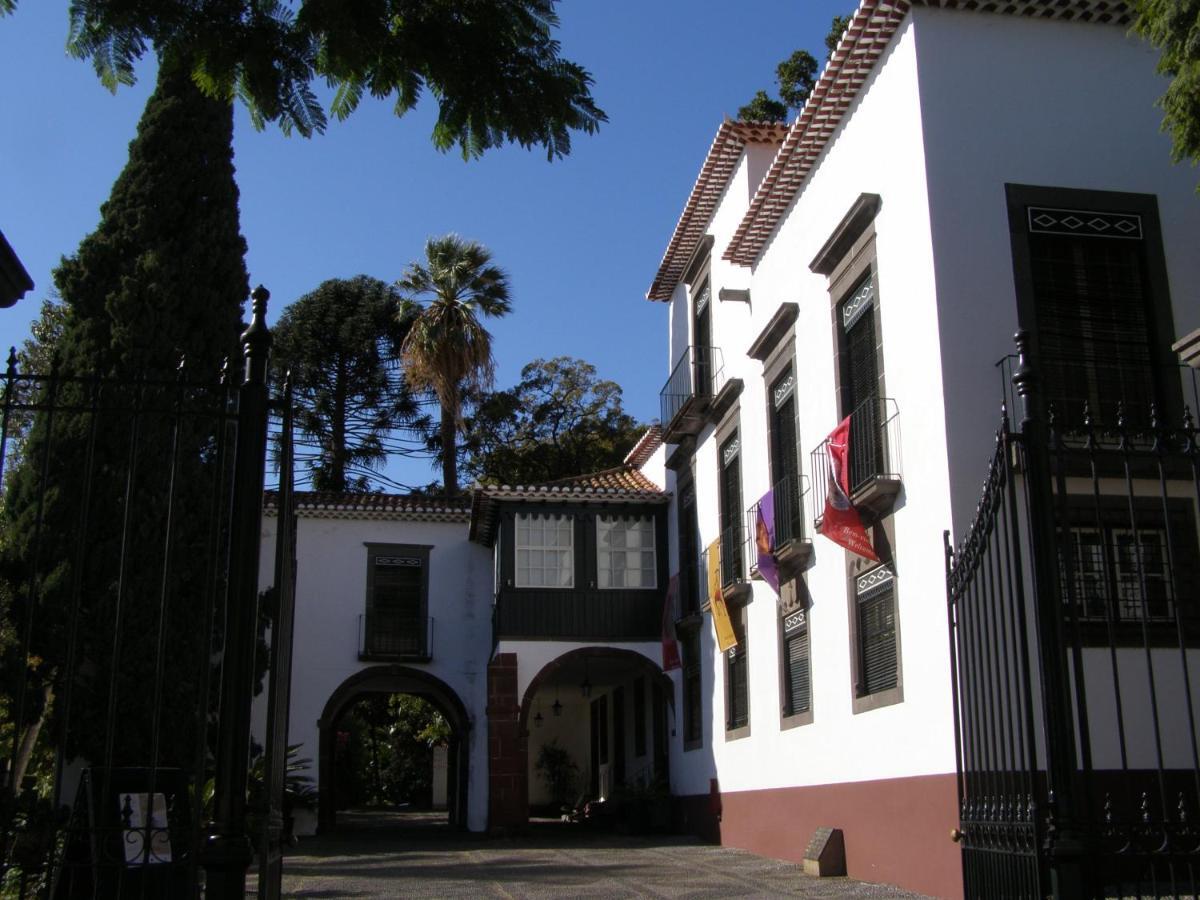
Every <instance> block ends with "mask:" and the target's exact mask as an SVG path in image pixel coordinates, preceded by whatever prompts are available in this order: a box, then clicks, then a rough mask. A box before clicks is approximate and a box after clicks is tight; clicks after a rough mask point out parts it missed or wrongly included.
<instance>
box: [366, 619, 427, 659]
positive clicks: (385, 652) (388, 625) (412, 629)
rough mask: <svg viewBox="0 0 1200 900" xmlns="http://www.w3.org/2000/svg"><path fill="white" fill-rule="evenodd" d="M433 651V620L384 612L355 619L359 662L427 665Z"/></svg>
mask: <svg viewBox="0 0 1200 900" xmlns="http://www.w3.org/2000/svg"><path fill="white" fill-rule="evenodd" d="M432 647H433V618H432V617H428V616H413V615H406V614H404V613H383V612H371V613H367V614H366V615H362V616H359V617H358V658H359V659H360V660H362V661H364V662H367V661H382V660H406V661H410V662H428V661H429V660H430V659H431V658H432V657H431V648H432Z"/></svg>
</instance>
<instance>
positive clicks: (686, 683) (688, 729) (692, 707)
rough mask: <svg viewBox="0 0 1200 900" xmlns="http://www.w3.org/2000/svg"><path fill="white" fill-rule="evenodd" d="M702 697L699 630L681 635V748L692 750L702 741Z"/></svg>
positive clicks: (691, 630)
mask: <svg viewBox="0 0 1200 900" xmlns="http://www.w3.org/2000/svg"><path fill="white" fill-rule="evenodd" d="M703 709H704V707H703V698H702V697H701V694H700V631H699V629H697V628H692V629H689V630H688V631H687V632H686V633H685V634H684V636H683V749H684V750H694V749H695V748H697V747H699V746H700V745H701V744H702V743H703V741H704V719H703Z"/></svg>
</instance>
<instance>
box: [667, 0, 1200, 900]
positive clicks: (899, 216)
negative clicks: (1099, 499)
mask: <svg viewBox="0 0 1200 900" xmlns="http://www.w3.org/2000/svg"><path fill="white" fill-rule="evenodd" d="M985 10H986V11H985ZM1127 25H1128V21H1127V16H1126V14H1125V11H1124V9H1123V7H1121V6H1120V5H1119V4H1113V3H1092V2H1074V3H1067V4H1058V3H1038V2H1017V3H1007V4H989V5H985V6H984V7H979V6H978V5H976V4H965V3H964V4H960V3H944V2H927V3H926V2H913V3H907V2H888V0H865V2H863V3H862V4H861V5H860V7H859V8H858V10H857V11H856V12H855V14H854V16H853V18H852V21H851V24H850V26H849V28H848V29H847V32H846V34H845V36H844V37H843V39H842V42H841V44H840V46H839V47H838V49H837V51H836V52H835V53H834V54H833V56H832V58H831V60H830V62H829V63H828V65H827V66H826V69H825V71H824V73H823V74H822V76H821V78H820V80H819V81H818V83H817V85H816V88H815V89H814V91H813V93H812V96H811V97H810V99H809V101H808V104H807V105H806V107H805V108H804V110H803V112H802V113H801V114H800V116H799V118H798V119H797V120H796V122H794V123H793V124H791V125H790V126H786V127H781V126H774V125H754V124H745V123H734V122H726V123H724V124H723V125H722V126H721V127H720V128H719V130H718V133H717V136H716V138H715V140H714V142H713V145H712V147H711V149H710V150H709V153H708V155H707V157H706V158H705V161H704V164H703V166H702V168H701V171H700V174H699V176H698V178H697V180H696V182H695V185H694V188H693V190H692V193H691V196H690V197H689V199H688V202H687V204H686V206H685V207H684V210H683V213H682V214H681V216H680V219H679V222H678V224H677V226H676V229H675V232H674V234H673V236H672V238H671V240H670V243H669V245H668V247H667V250H666V253H665V255H664V257H663V261H662V264H661V266H660V268H659V270H658V272H657V274H656V276H655V279H654V282H653V284H652V285H651V287H650V290H649V291H648V297H649V299H651V300H653V301H659V302H663V303H665V304H667V306H668V316H669V326H668V345H669V352H668V360H669V363H670V369H669V370H668V371H669V373H670V374H669V376H668V379H667V381H666V383H665V384H664V387H663V389H662V394H661V398H662V422H663V430H664V440H665V442H666V444H667V450H668V456H667V459H666V467H667V470H668V471H667V476H666V488H667V491H668V492H669V493H670V494H671V496H672V504H671V510H670V513H669V515H668V521H669V523H670V529H671V530H670V535H669V538H668V540H669V542H670V545H671V550H672V560H671V571H672V572H673V573H674V572H677V573H679V578H680V583H681V585H682V588H681V592H680V606H679V609H678V611H677V631H678V634H679V637H680V640H681V642H682V646H683V667H682V670H681V671H679V672H676V673H672V680H673V681H674V682H675V684H676V686H677V694H678V695H679V696H681V697H683V698H684V700H683V701H682V721H681V723H680V729H679V733H678V734H677V735H676V736H675V739H674V740H673V742H672V746H671V764H670V768H671V783H672V791H673V793H674V794H675V795H676V796H677V797H678V798H679V802H680V806H681V809H682V811H683V815H684V818H685V820H686V822H687V823H688V825H689V826H690V827H692V828H694V829H695V830H698V831H700V832H702V833H705V834H708V835H710V836H711V837H713V838H714V839H719V840H720V841H721V842H722V843H728V844H730V845H733V846H739V847H744V848H746V849H749V850H752V851H754V852H759V853H764V854H767V855H773V856H779V857H783V858H788V859H800V858H802V856H803V853H804V851H805V847H806V845H807V843H808V841H809V838H810V837H811V836H812V835H813V834H814V832H815V831H816V830H817V829H818V828H820V827H834V828H840V829H842V831H843V833H844V836H845V846H846V858H847V865H848V868H849V874H850V875H851V876H852V877H858V878H863V879H866V880H871V881H884V882H891V883H896V884H900V885H903V886H905V887H909V888H912V889H915V890H919V891H922V892H926V893H931V894H935V895H939V896H940V895H949V896H953V895H956V894H958V893H960V892H961V891H962V881H961V877H962V876H961V866H960V861H959V848H958V847H957V846H956V845H955V844H954V843H952V842H951V840H950V837H949V836H950V835H951V832H952V830H954V829H956V828H957V827H958V823H959V810H958V793H957V785H956V761H955V740H954V708H953V695H952V679H951V658H950V641H949V639H948V625H947V609H946V604H945V596H946V591H945V584H946V554H945V548H944V544H943V537H942V534H943V531H944V530H949V531H950V532H951V533H953V534H955V535H958V534H961V533H963V531H965V529H966V528H967V527H968V526H969V525H970V524H971V521H972V518H973V514H974V511H975V508H976V505H977V503H978V501H979V496H980V490H979V488H980V484H981V482H982V479H983V477H984V474H985V470H986V467H987V460H988V459H989V457H990V455H991V449H992V447H993V445H994V442H995V430H996V426H997V423H998V421H999V417H1000V408H1001V402H1002V401H1003V400H1004V399H1005V398H1006V392H1005V390H1003V389H1002V387H1003V385H1004V379H1005V378H1006V376H1007V375H1011V374H1012V367H1011V366H1010V365H1007V364H1005V363H1004V360H1005V358H1006V357H1007V356H1008V355H1009V354H1011V353H1012V352H1013V345H1012V343H1011V340H1012V335H1013V333H1014V332H1016V331H1017V330H1018V329H1024V330H1025V331H1027V332H1028V333H1029V335H1030V342H1031V344H1032V356H1033V358H1034V359H1035V360H1041V361H1042V362H1043V363H1044V366H1043V368H1044V373H1043V374H1044V381H1045V383H1046V388H1047V393H1048V394H1049V395H1050V399H1051V400H1055V399H1057V400H1058V401H1059V402H1058V408H1059V410H1060V412H1059V416H1060V421H1061V420H1062V417H1065V416H1068V415H1071V416H1076V417H1078V416H1080V415H1082V414H1083V413H1082V409H1083V404H1084V403H1088V404H1090V406H1089V409H1090V411H1091V415H1092V416H1094V417H1096V418H1097V419H1099V418H1100V416H1101V415H1105V416H1106V417H1108V418H1111V417H1113V416H1115V413H1116V401H1118V400H1123V401H1124V402H1125V404H1126V407H1125V408H1127V409H1132V408H1133V407H1134V406H1135V405H1137V404H1141V406H1142V408H1143V409H1147V408H1148V407H1149V405H1150V404H1151V403H1153V402H1157V403H1158V408H1159V409H1160V410H1163V411H1165V410H1167V409H1168V408H1169V409H1171V410H1173V411H1181V410H1182V404H1181V403H1180V402H1178V400H1179V399H1180V398H1181V392H1180V377H1179V374H1178V371H1177V370H1176V371H1175V372H1173V373H1172V372H1170V371H1169V369H1170V367H1171V364H1172V362H1173V358H1172V355H1171V350H1170V347H1171V344H1172V342H1173V340H1174V338H1175V336H1176V335H1179V334H1183V333H1184V332H1186V331H1189V330H1191V328H1193V327H1194V326H1195V324H1196V321H1197V319H1198V318H1200V305H1198V304H1197V302H1196V299H1195V295H1194V291H1192V290H1191V285H1192V284H1194V283H1195V279H1196V276H1197V274H1198V273H1197V271H1196V266H1197V260H1196V257H1195V255H1194V254H1192V253H1189V252H1188V251H1187V250H1186V249H1185V248H1186V247H1187V245H1188V242H1189V241H1190V240H1191V235H1194V234H1196V233H1197V227H1198V226H1200V206H1198V205H1197V204H1196V202H1195V196H1194V191H1193V188H1194V185H1193V183H1192V182H1193V180H1194V173H1193V172H1190V171H1188V170H1186V169H1180V168H1173V167H1172V166H1171V164H1170V147H1169V140H1168V139H1167V138H1166V137H1165V136H1164V135H1162V134H1161V133H1160V131H1159V127H1158V116H1159V113H1158V112H1157V110H1156V109H1155V107H1154V101H1155V99H1156V98H1157V97H1158V96H1159V95H1160V94H1161V93H1162V91H1163V89H1164V86H1165V84H1164V82H1163V81H1162V79H1161V78H1160V77H1158V76H1157V75H1156V74H1155V71H1154V65H1155V54H1154V53H1153V51H1152V50H1151V49H1149V48H1148V47H1147V46H1145V45H1143V44H1141V43H1139V42H1138V41H1136V40H1134V39H1131V38H1130V37H1129V36H1127V34H1126V27H1127ZM1101 86H1103V87H1102V88H1101ZM1163 373H1165V374H1163ZM1008 399H1010V400H1011V396H1009V397H1008ZM1068 409H1070V410H1072V411H1071V412H1069V413H1068V412H1067V410H1068ZM843 420H847V421H848V433H849V458H848V460H847V469H848V471H847V476H848V484H846V487H847V489H848V492H849V494H850V496H851V499H852V502H853V505H854V506H855V507H856V508H857V510H858V512H859V514H860V516H861V518H862V521H863V523H864V525H865V527H866V529H867V533H868V536H869V538H870V541H871V545H872V546H873V549H874V555H875V556H878V561H876V560H872V559H868V558H866V557H865V556H863V555H859V554H857V553H852V552H850V551H848V550H845V549H843V548H842V547H841V546H839V545H837V544H835V543H833V542H832V541H830V540H828V539H827V538H825V537H823V536H821V535H820V534H819V527H820V524H821V519H822V517H823V516H824V515H825V512H826V497H827V493H828V487H827V485H828V480H829V476H828V472H829V461H830V451H829V446H828V440H827V437H828V436H829V435H830V434H831V433H832V432H833V431H834V429H835V427H836V426H838V425H839V423H840V422H842V421H843ZM760 498H768V499H767V502H768V503H770V504H771V505H772V506H773V512H774V531H773V533H772V534H771V536H770V544H771V549H772V550H773V551H774V552H773V554H772V556H773V558H774V563H775V565H778V566H779V568H780V574H781V577H782V581H781V585H780V589H779V591H778V593H776V591H775V590H773V589H772V587H771V586H770V585H769V584H768V583H767V582H766V581H765V580H761V579H760V578H758V577H756V573H755V571H754V569H755V565H756V563H757V561H758V551H757V549H756V548H755V546H754V534H753V532H754V530H755V526H756V522H757V521H758V513H757V508H756V506H757V504H759V502H760ZM1187 515H1188V516H1189V517H1190V518H1194V515H1195V511H1194V508H1192V509H1190V511H1189V512H1188V513H1187ZM1114 540H1116V539H1115V538H1114ZM1193 543H1194V541H1193ZM714 552H715V553H718V554H719V555H720V569H721V577H720V581H721V584H722V595H723V599H724V601H725V605H726V606H727V608H728V613H729V618H730V620H731V624H732V629H733V632H734V637H735V639H736V645H734V646H733V647H731V648H728V649H727V650H726V651H725V652H721V651H720V649H719V647H718V643H717V634H716V629H715V627H714V623H713V622H712V621H710V620H711V619H712V614H711V612H710V611H708V610H707V607H708V604H709V602H710V601H711V597H709V596H707V594H706V585H705V582H706V571H707V567H708V563H707V560H706V555H707V554H712V553H714ZM1193 552H1194V547H1193ZM1177 562H1178V561H1177ZM1179 571H1182V569H1181V568H1180V569H1179ZM1177 580H1178V578H1177ZM689 698H690V700H689Z"/></svg>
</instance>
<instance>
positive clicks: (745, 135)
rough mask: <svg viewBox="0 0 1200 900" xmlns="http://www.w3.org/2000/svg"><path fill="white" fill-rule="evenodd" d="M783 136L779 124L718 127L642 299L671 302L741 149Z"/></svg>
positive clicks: (774, 141)
mask: <svg viewBox="0 0 1200 900" xmlns="http://www.w3.org/2000/svg"><path fill="white" fill-rule="evenodd" d="M787 134H788V126H787V125H784V124H781V123H775V122H735V121H733V120H731V119H726V120H725V121H724V122H722V123H721V127H720V128H718V129H717V135H716V137H714V138H713V142H712V146H711V147H709V149H708V155H707V156H706V157H705V158H704V164H703V165H702V166H701V167H700V174H699V176H697V178H696V183H695V184H694V185H693V186H692V193H691V195H690V196H689V197H688V200H687V203H686V204H685V205H684V207H683V213H682V214H681V215H680V216H679V222H678V223H677V224H676V225H675V233H674V234H673V235H671V241H670V243H668V244H667V252H666V253H664V254H663V258H662V262H661V263H660V264H659V266H658V273H657V274H656V275H655V276H654V283H653V284H651V285H650V289H649V290H648V291H647V292H646V299H648V300H670V299H671V292H672V291H673V290H675V285H676V284H678V283H679V279H680V278H681V277H683V270H684V267H685V266H686V265H687V264H688V261H689V260H690V259H691V258H692V254H693V253H694V252H695V249H696V245H697V244H698V243H699V242H700V239H701V238H703V237H704V232H705V231H706V230H707V228H708V223H709V222H711V221H712V217H713V212H714V211H715V210H716V208H717V201H718V200H720V199H721V194H722V193H723V192H724V191H725V186H726V185H727V184H728V183H729V179H730V177H732V175H733V172H734V169H736V168H737V164H738V160H740V159H741V158H742V150H743V149H744V148H745V146H746V145H747V144H778V143H779V142H780V141H782V140H783V139H784V137H786V136H787Z"/></svg>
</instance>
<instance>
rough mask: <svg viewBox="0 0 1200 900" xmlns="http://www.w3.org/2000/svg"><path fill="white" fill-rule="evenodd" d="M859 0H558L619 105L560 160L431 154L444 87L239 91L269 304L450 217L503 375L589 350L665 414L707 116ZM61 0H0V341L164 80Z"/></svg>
mask: <svg viewBox="0 0 1200 900" xmlns="http://www.w3.org/2000/svg"><path fill="white" fill-rule="evenodd" d="M854 6H855V3H854V0H792V2H779V0H776V2H769V0H743V2H739V3H729V2H714V0H700V2H688V3H684V2H680V0H652V2H641V3H636V4H635V3H634V2H632V0H565V2H562V3H560V5H559V13H560V15H561V18H562V27H561V29H560V31H559V35H558V36H559V38H560V40H561V42H562V45H563V54H564V55H565V56H567V57H568V58H571V59H573V60H575V61H577V62H579V63H580V64H582V65H583V66H584V67H585V68H587V69H588V70H589V71H590V72H591V73H592V75H593V76H594V77H595V80H596V83H595V86H594V89H593V93H594V96H595V97H596V99H597V102H598V103H599V104H600V106H601V107H602V108H603V109H604V110H605V111H606V112H607V113H608V116H609V122H608V123H607V124H606V125H604V126H602V128H601V129H600V131H599V132H598V133H597V134H595V135H592V136H590V137H589V136H586V135H578V136H576V137H575V138H574V141H573V144H574V149H573V152H572V154H571V155H570V156H569V157H568V158H566V159H564V160H559V161H556V162H553V163H548V162H547V161H546V158H545V154H544V152H539V151H537V150H534V151H532V152H531V151H525V150H522V149H520V148H518V147H507V148H503V149H501V150H497V151H492V152H490V153H489V154H487V155H486V156H484V157H483V158H482V159H479V160H473V161H470V162H464V161H463V160H462V158H461V156H459V155H457V154H456V153H454V152H451V153H450V154H441V153H439V152H438V151H436V150H434V149H433V147H432V145H431V144H430V142H429V133H430V129H431V126H432V122H433V118H434V112H435V110H434V107H433V106H432V104H429V105H423V106H421V107H419V108H418V109H417V110H416V111H414V112H413V113H410V114H409V115H407V116H405V117H404V118H402V119H397V118H396V117H395V116H394V115H393V113H392V111H391V107H390V104H388V103H386V102H378V101H375V102H371V101H364V103H363V104H362V106H361V107H360V108H359V110H358V111H357V112H356V113H355V114H354V115H353V116H352V117H351V118H350V119H348V120H347V121H345V122H340V123H339V122H332V123H331V124H330V126H329V128H328V130H327V132H326V133H325V134H324V135H322V136H317V137H314V138H312V139H311V140H305V139H303V138H299V137H290V138H289V137H284V136H283V135H281V134H280V133H279V131H278V130H277V129H274V128H269V129H268V130H267V131H265V132H257V131H255V130H254V128H253V127H252V126H251V125H250V123H249V121H248V119H247V117H246V116H245V114H244V113H243V112H241V111H240V110H239V112H238V118H237V125H236V136H235V153H236V158H235V164H236V166H237V170H238V184H239V187H240V189H241V214H242V232H243V234H244V235H245V237H246V240H247V242H248V244H249V248H250V250H249V255H248V257H247V265H248V267H249V270H250V277H251V282H252V284H258V283H263V284H265V285H266V286H267V287H268V288H270V290H271V293H272V315H271V319H272V320H273V319H274V318H275V317H276V316H277V315H278V314H279V312H280V310H282V308H283V307H284V306H285V305H286V304H287V303H288V302H289V301H291V300H293V299H295V298H296V297H299V296H300V295H301V294H303V293H305V292H307V291H309V290H311V289H313V288H314V287H316V286H317V285H318V284H319V283H320V282H321V281H323V280H325V279H327V278H334V277H349V276H352V275H356V274H359V273H365V274H368V275H372V276H375V277H377V278H382V279H385V280H389V281H391V280H393V279H395V278H396V277H398V276H399V275H400V274H401V272H402V271H403V269H404V267H405V266H406V265H407V263H409V262H410V261H411V260H414V259H417V258H419V257H420V255H421V253H422V249H423V247H424V242H425V238H426V237H427V236H429V235H438V234H444V233H446V232H449V231H456V232H458V233H460V234H462V235H464V236H466V237H469V238H472V239H475V240H478V241H481V242H482V243H484V244H485V245H487V246H488V247H490V248H491V249H492V251H493V253H494V255H495V259H496V261H497V262H498V263H499V264H500V265H502V266H503V267H504V268H505V269H506V270H507V271H508V272H509V275H510V279H511V283H512V288H513V298H514V304H513V313H512V314H511V315H510V316H508V317H507V318H505V319H503V320H499V321H495V322H492V323H491V324H490V326H489V327H490V329H491V331H492V333H493V336H494V338H495V353H496V360H497V384H498V386H501V387H508V386H511V385H512V384H514V383H515V382H516V381H517V379H518V377H519V375H520V370H521V367H522V366H523V365H524V364H525V363H526V362H528V361H530V360H531V359H534V358H536V357H546V358H549V357H552V356H557V355H563V354H566V355H570V356H577V357H582V358H583V359H586V360H588V361H589V362H592V363H593V364H595V365H596V367H597V369H598V370H599V373H600V375H601V376H603V377H605V378H611V379H613V380H614V381H617V382H618V383H619V384H621V385H622V387H623V388H624V391H625V396H624V401H625V405H626V408H627V409H628V411H629V412H630V413H631V414H633V415H634V416H636V417H638V418H639V419H641V420H643V421H648V420H650V419H653V418H655V417H656V416H657V414H658V391H659V389H660V388H661V386H662V383H663V381H664V380H665V379H666V376H667V374H668V372H669V360H668V359H667V350H666V340H665V335H666V307H665V306H664V305H663V304H659V303H651V302H649V301H647V300H646V299H645V291H646V288H647V287H648V286H649V284H650V281H651V279H652V277H653V275H654V272H655V269H656V268H657V266H658V262H659V260H660V259H661V256H662V252H663V250H664V248H665V247H666V243H667V241H668V239H669V238H670V235H671V231H672V229H673V228H674V225H675V221H676V219H677V218H678V215H679V212H680V210H681V209H682V207H683V204H684V201H685V200H686V199H687V195H688V192H689V191H690V189H691V186H692V182H693V180H694V179H695V176H696V174H697V171H698V169H699V166H700V163H701V162H702V160H703V158H704V154H705V152H706V151H707V149H708V146H709V143H710V142H711V140H712V137H713V134H714V133H715V131H716V129H717V126H718V125H719V124H720V122H721V119H722V117H723V116H725V115H730V116H733V115H735V114H736V112H737V108H738V107H739V106H740V105H742V104H743V103H745V102H746V101H747V100H749V99H750V97H751V96H752V95H753V93H754V91H755V90H757V89H760V88H767V89H770V90H772V91H774V89H775V84H774V70H775V65H776V64H777V63H778V62H779V61H780V60H781V59H783V58H784V57H786V56H788V55H789V54H790V53H791V52H792V51H793V50H794V49H797V48H800V47H803V48H806V49H808V50H809V51H810V52H812V53H813V54H814V55H816V56H817V57H818V58H819V59H823V58H824V46H823V40H824V36H825V33H826V32H827V31H828V28H829V22H830V19H831V18H832V16H834V15H835V14H839V13H846V12H849V11H850V10H851V9H853V8H854ZM66 10H67V3H66V0H20V2H19V4H18V8H17V11H16V13H15V14H14V15H12V16H9V17H7V18H3V19H0V110H2V111H3V120H4V122H5V131H4V133H3V135H2V136H0V230H3V231H4V233H5V235H6V236H7V238H8V240H9V242H10V243H11V244H12V245H13V247H14V249H15V250H16V251H17V253H18V255H19V256H20V257H21V259H22V261H23V262H24V263H25V267H26V268H27V269H28V270H29V273H30V275H31V276H32V277H33V280H34V282H35V284H36V287H35V289H34V291H33V292H32V293H31V294H29V295H27V296H26V298H25V299H24V300H22V301H21V303H20V304H18V306H17V307H15V308H14V309H11V310H5V311H0V346H3V347H8V346H9V345H11V344H16V343H19V342H20V341H21V340H22V339H24V337H25V336H26V335H27V333H28V327H29V321H30V319H31V318H32V317H34V315H35V314H36V312H37V308H38V305H39V302H40V299H41V298H42V297H43V296H45V293H46V291H47V290H48V289H49V287H50V286H51V284H52V281H51V276H50V272H51V270H52V269H53V267H54V266H55V265H56V264H57V262H58V260H59V258H60V257H61V256H63V255H69V254H70V253H72V252H74V250H75V248H76V247H77V246H78V244H79V241H80V240H81V239H82V238H83V237H84V235H86V234H87V233H88V232H89V231H91V230H92V229H93V228H94V227H95V225H96V223H97V221H98V218H99V207H100V204H101V203H102V202H103V201H104V199H105V198H106V197H107V196H108V192H109V189H110V188H111V186H112V182H113V180H114V179H115V178H116V176H117V174H118V173H119V172H120V170H121V167H122V166H123V165H124V162H125V155H126V149H127V147H128V143H129V140H130V139H131V138H132V137H133V134H134V131H135V128H136V124H137V120H138V117H139V116H140V114H141V111H142V107H143V105H144V104H145V101H146V97H147V96H148V95H149V92H150V90H151V89H152V87H153V71H152V69H150V68H149V67H148V66H146V67H144V69H143V72H142V74H141V77H140V80H139V82H138V84H136V85H135V86H134V87H132V88H122V89H121V90H120V91H119V92H118V93H117V94H116V95H115V96H114V95H112V94H110V93H108V91H106V90H105V89H104V88H103V87H102V86H101V85H100V83H99V81H98V80H97V79H96V77H95V74H94V73H93V70H92V68H91V65H90V63H88V62H80V61H78V60H74V59H71V58H69V57H67V56H66V53H65V51H64V49H63V48H64V44H65V40H66V34H67V12H66ZM422 468H423V467H422ZM432 477H434V473H433V472H432V471H430V472H429V475H428V477H425V474H424V472H423V471H422V472H420V473H414V475H413V477H412V480H413V481H414V482H417V483H423V482H424V481H427V480H429V479H430V478H432Z"/></svg>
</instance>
